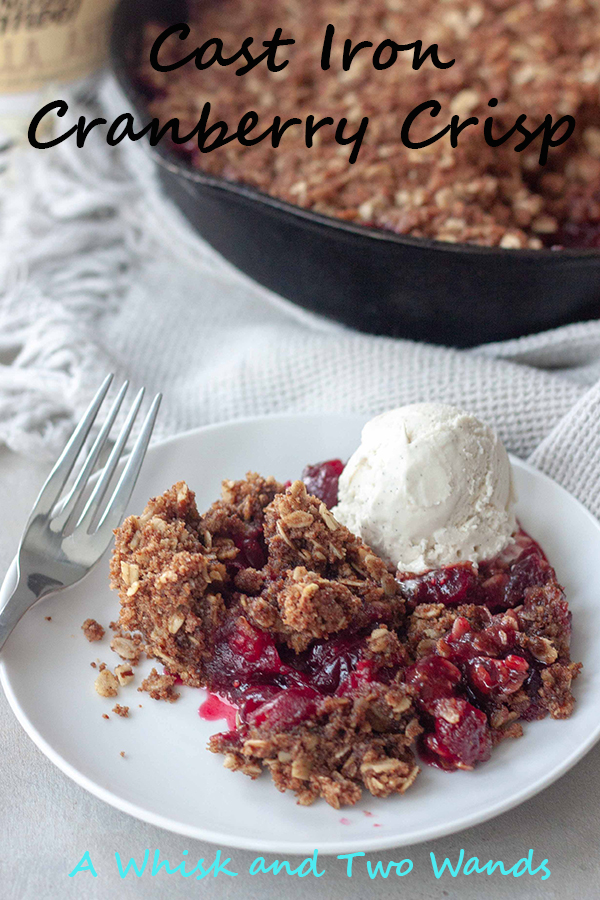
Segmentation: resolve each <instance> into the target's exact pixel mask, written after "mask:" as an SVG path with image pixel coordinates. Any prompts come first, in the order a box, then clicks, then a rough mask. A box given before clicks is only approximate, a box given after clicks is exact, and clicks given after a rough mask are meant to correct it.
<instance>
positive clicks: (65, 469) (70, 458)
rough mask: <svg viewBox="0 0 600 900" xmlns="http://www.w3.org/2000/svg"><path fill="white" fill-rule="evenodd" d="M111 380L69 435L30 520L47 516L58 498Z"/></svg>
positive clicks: (108, 380) (104, 382)
mask: <svg viewBox="0 0 600 900" xmlns="http://www.w3.org/2000/svg"><path fill="white" fill-rule="evenodd" d="M112 380H113V376H112V374H111V375H107V376H106V378H105V379H104V381H103V382H102V385H101V386H100V388H99V389H98V391H97V393H96V396H95V397H94V399H93V400H92V402H91V403H90V405H89V406H88V408H87V410H86V411H85V414H84V416H83V418H82V419H81V421H80V422H79V425H78V426H77V428H76V429H75V431H74V432H73V434H72V435H71V438H70V440H69V442H68V444H67V446H66V447H65V449H64V450H63V452H62V453H61V454H60V456H59V458H58V460H57V461H56V464H55V465H54V467H53V469H52V471H51V472H50V474H49V475H48V478H47V479H46V481H45V483H44V486H43V488H42V490H41V491H40V493H39V496H38V498H37V500H36V503H35V506H34V508H33V512H32V514H31V519H33V518H34V517H35V518H37V517H38V516H47V515H48V513H50V511H51V510H52V507H53V506H54V504H55V503H56V501H57V500H58V498H59V497H60V493H61V491H62V489H63V488H64V486H65V484H66V482H67V478H68V477H69V475H70V474H71V472H72V470H73V466H74V465H75V462H76V460H77V457H78V456H79V454H80V452H81V448H82V447H83V445H84V443H85V440H86V438H87V436H88V434H89V433H90V429H91V427H92V425H93V424H94V420H95V419H96V416H97V415H98V410H99V409H100V407H101V406H102V403H103V402H104V398H105V397H106V394H107V393H108V389H109V387H110V384H111V382H112Z"/></svg>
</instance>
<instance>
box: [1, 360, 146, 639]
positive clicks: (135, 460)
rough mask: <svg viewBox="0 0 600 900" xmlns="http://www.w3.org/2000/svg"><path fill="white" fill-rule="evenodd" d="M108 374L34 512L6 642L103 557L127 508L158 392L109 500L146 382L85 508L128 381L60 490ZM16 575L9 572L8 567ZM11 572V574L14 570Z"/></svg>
mask: <svg viewBox="0 0 600 900" xmlns="http://www.w3.org/2000/svg"><path fill="white" fill-rule="evenodd" d="M112 378H113V376H112V375H109V376H108V377H107V378H106V379H105V380H104V382H103V384H102V386H101V387H100V389H99V391H98V393H97V394H96V396H95V397H94V399H93V400H92V402H91V403H90V405H89V407H88V409H87V411H86V412H85V414H84V416H83V418H82V419H81V422H80V423H79V425H78V426H77V428H76V429H75V431H74V432H73V435H72V436H71V439H70V440H69V443H68V444H67V446H66V447H65V449H64V450H63V452H62V453H61V455H60V457H59V459H58V461H57V463H56V465H55V466H54V468H53V469H52V471H51V472H50V475H49V476H48V478H47V480H46V483H45V484H44V486H43V488H42V490H41V492H40V495H39V497H38V498H37V500H36V503H35V506H34V507H33V510H32V512H31V515H30V517H29V520H28V522H27V525H26V526H25V531H24V533H23V537H22V538H21V543H20V544H19V549H18V551H17V556H16V558H15V562H14V564H13V567H14V569H15V572H14V576H13V583H14V581H15V580H16V584H15V585H14V589H13V591H12V593H10V595H9V597H8V599H7V600H6V601H5V602H4V603H3V602H2V594H4V590H3V591H1V592H0V649H1V648H2V647H3V645H4V643H5V641H6V639H7V638H8V636H9V634H10V633H11V631H12V630H13V628H14V627H15V625H16V624H17V622H18V621H19V619H20V618H21V616H22V615H23V614H24V613H25V612H26V611H27V610H28V609H29V607H30V606H33V604H34V603H35V602H36V601H37V600H39V599H40V597H44V596H45V595H46V594H50V593H53V592H54V591H59V590H61V589H62V588H65V587H69V586H70V585H73V584H76V583H77V582H78V581H81V579H82V578H83V577H84V576H85V575H87V573H88V572H89V571H90V569H91V568H92V567H93V566H94V565H95V563H97V562H98V560H99V559H100V557H101V556H102V554H103V553H104V551H105V550H106V548H107V547H108V545H109V544H110V540H111V537H112V532H113V529H114V528H116V527H117V526H118V525H119V523H120V521H121V519H122V517H123V514H124V513H125V509H126V506H127V503H128V502H129V498H130V497H131V493H132V491H133V488H134V486H135V483H136V481H137V477H138V475H139V472H140V469H141V466H142V462H143V460H144V456H145V455H146V450H147V448H148V443H149V441H150V436H151V435H152V430H153V428H154V423H155V421H156V416H157V414H158V408H159V406H160V401H161V397H162V395H161V394H157V395H156V396H155V398H154V400H153V402H152V405H151V407H150V410H149V412H148V414H147V415H146V418H145V419H144V422H143V424H142V427H141V430H140V434H139V436H138V438H137V440H136V442H135V444H134V446H133V449H132V451H131V454H130V456H129V459H128V460H127V463H126V464H125V467H124V469H123V472H122V474H121V476H120V478H119V480H118V482H117V485H116V487H115V488H114V491H113V493H112V496H111V497H110V500H109V501H108V503H106V504H104V506H103V500H104V497H105V495H106V492H107V491H108V488H109V486H110V482H111V480H112V478H113V476H114V474H115V471H116V468H117V466H118V464H119V461H120V459H121V456H122V455H123V450H124V448H125V445H126V443H127V439H128V437H129V434H130V432H131V429H132V427H133V424H134V422H135V420H136V417H137V414H138V412H139V409H140V405H141V402H142V398H143V396H144V388H142V389H141V390H140V391H139V393H138V394H137V396H136V397H135V399H134V401H133V403H132V405H131V409H130V410H129V413H128V414H127V417H126V419H125V422H124V424H123V427H122V428H121V430H120V432H119V434H118V436H117V439H116V441H115V443H114V445H113V447H112V450H111V452H110V455H109V457H108V459H107V461H106V464H105V465H104V468H103V469H102V471H101V472H100V474H99V476H98V480H97V481H96V483H95V485H94V487H93V490H92V492H91V494H90V496H89V499H88V500H87V501H86V503H85V505H84V507H83V510H82V511H81V512H79V511H78V510H79V507H80V506H81V501H82V499H83V497H84V494H85V492H86V488H87V487H88V485H89V479H90V476H91V474H92V472H93V470H94V466H95V465H96V463H97V461H98V458H99V456H100V453H101V452H102V449H103V448H104V446H105V444H106V441H107V439H108V437H109V434H110V431H111V428H112V426H113V424H114V421H115V419H116V417H117V413H118V412H119V409H120V407H121V405H122V403H123V398H124V397H125V393H126V392H127V388H128V382H125V384H124V385H123V387H122V388H121V390H120V391H119V393H118V394H117V397H116V398H115V400H114V402H113V404H112V406H111V408H110V410H109V413H108V416H107V417H106V420H105V422H104V424H103V425H102V427H101V429H100V431H99V433H98V436H97V437H96V439H95V440H94V442H93V444H92V447H91V449H90V451H89V453H88V454H87V456H86V458H85V460H84V462H83V465H82V466H81V469H80V471H79V473H78V475H77V477H76V479H75V482H74V484H73V486H72V487H71V489H70V490H69V491H68V493H67V495H66V497H64V498H63V499H62V500H61V494H62V492H63V490H64V487H65V484H66V483H67V479H68V478H69V475H70V474H71V472H72V471H73V467H74V466H75V463H76V462H77V459H78V458H79V455H80V453H81V450H82V448H83V445H84V443H85V441H86V438H87V436H88V434H89V433H90V430H91V428H92V425H93V424H94V421H95V419H96V416H97V415H98V411H99V409H100V407H101V406H102V403H103V401H104V398H105V397H106V394H107V393H108V389H109V387H110V384H111V382H112ZM9 574H10V573H9ZM7 577H8V576H7Z"/></svg>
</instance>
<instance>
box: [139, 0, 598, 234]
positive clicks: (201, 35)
mask: <svg viewBox="0 0 600 900" xmlns="http://www.w3.org/2000/svg"><path fill="white" fill-rule="evenodd" d="M190 7H191V8H190V24H191V27H192V32H191V35H190V36H189V38H187V39H186V41H185V42H182V41H180V40H179V39H178V36H177V35H176V36H174V37H171V39H170V40H167V41H166V42H165V44H164V45H163V47H162V49H161V51H160V59H161V62H162V63H163V64H169V63H174V62H177V61H179V60H181V59H182V58H184V56H186V55H187V54H188V53H189V52H191V51H193V50H194V49H195V48H196V47H200V46H202V44H203V43H204V42H206V41H207V40H209V39H210V38H216V37H220V38H221V39H222V40H223V42H224V56H232V55H233V54H234V53H235V52H237V51H238V50H239V48H240V46H241V44H242V41H243V40H244V38H246V37H248V36H252V37H254V41H255V45H256V44H258V45H260V42H261V41H262V40H264V39H270V38H272V36H273V34H274V32H275V29H276V28H282V29H283V32H282V36H283V37H284V38H286V37H291V38H293V39H294V40H295V44H294V45H293V46H289V47H284V48H282V49H281V50H280V51H279V54H278V57H277V58H278V61H281V60H283V59H288V60H289V64H288V66H287V67H286V68H284V69H281V70H280V71H279V72H269V71H268V69H267V67H266V65H265V63H264V62H263V63H261V64H260V65H258V66H257V67H256V68H254V69H253V70H252V71H251V72H249V73H247V74H245V75H243V76H241V77H238V76H236V74H235V71H236V69H237V68H239V66H240V65H241V63H242V62H243V60H241V61H240V63H239V64H237V65H236V64H233V65H229V66H227V67H223V66H220V65H218V64H213V65H212V66H210V67H209V68H205V69H203V70H202V71H198V69H197V68H196V67H195V66H194V63H193V62H189V63H187V64H186V65H185V66H183V67H181V68H178V69H176V70H174V71H171V72H166V73H165V72H156V71H155V70H154V69H152V68H151V66H150V63H149V53H150V48H151V46H152V44H153V42H154V41H155V39H156V38H157V37H158V35H159V34H160V33H161V31H162V30H163V29H164V25H160V24H158V23H157V24H155V25H152V26H150V27H148V29H147V33H146V40H145V46H144V49H143V54H142V60H143V62H142V63H141V64H140V71H139V82H140V86H141V87H142V89H143V91H144V92H145V94H146V96H148V97H149V109H150V111H151V113H152V114H153V115H155V116H157V117H158V118H159V120H160V122H161V124H164V123H166V122H167V121H168V120H169V119H171V118H172V117H174V116H176V117H178V118H179V120H180V122H181V131H180V133H181V134H187V133H190V132H191V131H192V129H193V128H194V126H196V125H197V123H198V120H199V116H200V113H201V110H202V107H203V104H204V103H205V102H207V101H208V102H210V104H211V107H212V109H211V116H210V120H209V121H210V122H211V123H214V122H218V121H219V120H223V121H225V122H226V123H227V124H228V125H229V128H230V132H229V133H232V132H234V131H235V130H236V128H237V126H238V123H239V121H240V119H241V117H242V116H243V115H244V114H245V113H247V112H248V111H249V110H254V111H256V112H257V113H258V115H259V117H260V124H259V126H258V127H257V128H256V129H255V131H254V132H253V133H252V134H251V137H252V138H254V137H255V136H256V135H257V134H261V133H262V132H264V131H265V130H266V129H267V128H268V127H269V126H270V125H271V123H272V122H273V120H274V117H276V116H279V117H280V118H281V121H282V122H285V121H286V120H287V119H289V118H292V117H296V118H298V119H299V120H300V121H301V123H304V122H305V121H306V119H307V117H308V116H311V115H312V116H314V118H315V120H316V121H318V120H320V119H322V118H324V117H327V116H330V117H332V119H333V121H334V123H335V124H337V123H338V122H339V121H340V119H341V118H346V119H347V121H348V124H347V127H346V135H348V134H350V135H352V134H353V133H354V132H356V130H357V128H358V127H359V125H360V123H361V120H362V119H363V117H365V116H367V117H368V118H369V124H368V128H367V131H366V134H365V138H364V141H363V143H362V146H361V148H360V152H359V155H358V158H357V161H356V162H355V163H354V164H353V165H350V164H349V161H348V157H349V148H348V147H345V146H340V145H339V144H338V143H336V141H335V140H334V134H335V124H334V125H327V126H324V127H322V128H320V129H319V130H318V131H317V132H316V135H315V137H314V142H313V146H312V147H310V148H307V146H306V140H305V130H304V127H303V125H302V124H300V125H298V124H295V125H292V126H291V127H289V128H288V129H287V130H286V131H285V133H284V134H283V136H282V138H281V143H280V145H279V147H276V148H274V147H273V146H272V145H271V141H270V139H269V138H267V139H265V140H263V141H262V142H261V143H255V144H254V145H253V146H242V145H241V144H240V143H239V142H238V141H237V140H232V141H231V142H230V143H227V144H226V145H225V146H224V147H220V148H217V149H215V150H213V151H211V152H204V153H201V152H200V151H199V149H198V147H197V145H196V146H195V145H194V141H193V140H190V141H189V143H188V144H186V145H184V146H181V145H179V146H177V147H175V148H174V149H176V151H177V152H179V153H180V154H183V155H184V156H185V158H186V159H188V160H189V161H190V162H191V163H192V164H193V165H194V166H197V167H198V168H200V169H202V170H203V171H206V172H210V173H213V174H215V175H219V176H223V177H225V178H228V179H230V180H233V181H239V182H243V183H245V184H248V185H252V186H253V187H256V188H259V189H260V190H262V191H265V192H267V193H269V194H272V195H273V196H275V197H279V198H281V199H283V200H287V201H289V202H291V203H293V204H296V205H298V206H301V207H304V208H307V209H312V210H315V211H317V212H320V213H325V214H326V215H330V216H336V217H339V218H341V219H344V220H346V221H349V222H356V223H363V224H370V225H376V226H379V227H381V228H385V229H390V230H392V231H395V232H398V233H400V234H410V235H414V236H417V237H428V238H437V239H439V240H443V241H449V242H452V243H455V242H470V243H475V244H483V245H488V246H501V247H506V248H520V247H530V248H539V247H541V246H542V245H548V246H551V245H555V244H560V245H572V246H586V245H588V246H598V243H599V239H598V234H599V233H600V203H599V201H598V194H597V186H598V181H599V179H600V98H599V84H600V9H599V8H598V4H597V3H596V2H594V0H576V2H561V0H544V2H540V0H498V2H484V0H445V2H444V3H443V4H440V3H439V2H437V0H412V2H402V0H373V2H370V3H365V2H364V0H328V2H326V3H323V2H321V0H302V2H301V0H288V2H286V3H281V2H273V0H244V2H242V0H219V2H214V0H211V2H202V3H200V2H195V3H192V4H190ZM329 24H333V25H335V29H336V32H335V37H334V42H333V49H332V54H331V65H330V68H329V69H328V70H327V71H323V70H322V69H321V67H320V54H321V46H322V44H323V38H324V35H325V30H326V26H327V25H329ZM346 38H350V39H351V40H352V42H353V44H354V45H356V44H357V43H358V42H359V41H364V40H368V41H371V42H372V44H373V47H372V48H366V49H364V48H363V49H361V50H360V51H359V52H358V53H357V55H356V56H355V57H354V59H353V60H352V63H351V65H350V67H349V69H348V70H347V71H344V70H343V68H342V47H343V43H344V40H345V39H346ZM385 40H392V41H395V42H397V43H399V44H406V43H410V42H414V41H416V40H421V41H422V42H423V48H422V49H423V52H424V51H425V49H426V48H427V47H429V46H430V45H431V44H437V45H438V56H439V59H440V60H441V61H442V62H449V61H451V60H452V59H454V60H455V62H454V64H453V65H452V66H451V67H450V68H443V69H440V68H436V67H435V66H434V65H433V64H432V62H431V59H425V61H424V62H422V64H421V66H420V67H419V68H418V69H417V70H414V69H413V68H412V64H413V50H412V49H409V50H405V51H401V52H398V53H397V54H396V55H397V59H396V61H395V62H394V61H393V59H392V56H393V53H392V51H391V50H390V49H389V44H388V49H387V50H385V52H383V54H382V56H381V60H382V61H387V60H388V58H389V59H390V60H392V63H393V64H391V65H390V66H389V67H387V68H383V69H382V70H379V71H378V70H376V69H375V68H374V66H373V62H372V61H373V53H374V51H375V50H376V48H377V47H378V45H379V44H380V43H381V42H382V41H385ZM213 51H214V48H213V50H212V51H208V50H207V51H206V53H205V59H209V58H210V57H211V55H212V52H213ZM256 53H257V51H255V55H256ZM494 99H495V100H497V101H498V103H497V105H496V106H493V105H492V106H491V107H490V106H489V105H488V103H489V101H490V100H492V101H493V100H494ZM431 100H437V101H438V102H439V103H440V105H441V111H440V112H439V114H438V116H437V117H436V118H432V117H431V116H430V115H429V111H428V110H426V111H425V112H424V113H423V114H422V115H421V116H420V118H419V119H418V121H417V124H416V125H415V126H414V127H413V128H412V129H411V138H412V139H413V140H423V139H424V138H429V137H430V136H432V135H433V134H436V133H438V132H440V131H441V130H442V129H443V128H444V127H445V126H446V125H448V124H449V123H450V120H451V117H452V116H453V115H454V116H458V117H459V122H460V123H461V124H462V123H464V122H466V121H467V120H468V119H469V118H470V117H473V116H475V117H477V118H478V119H479V123H478V124H477V125H473V124H471V125H469V126H467V127H465V128H464V130H462V131H461V133H460V135H459V137H458V141H457V146H456V147H455V148H453V147H452V146H451V143H450V140H449V137H448V135H446V136H445V137H443V138H442V139H440V140H439V141H437V142H436V143H433V144H430V145H429V146H427V147H423V148H420V149H409V148H407V147H406V146H405V145H404V144H403V143H402V141H401V127H402V123H403V122H404V120H405V119H406V117H407V115H408V114H409V113H410V112H411V111H412V110H413V109H414V108H415V107H416V106H417V105H419V104H421V103H423V102H427V101H431ZM523 114H525V115H526V116H527V120H526V122H525V125H526V127H527V128H528V129H529V130H530V131H534V130H535V129H536V128H538V127H539V126H540V125H541V124H542V123H543V122H544V119H545V117H546V116H552V120H553V122H554V123H556V122H558V120H559V119H560V118H561V117H562V116H565V115H571V116H574V117H575V120H576V128H575V131H574V133H573V135H572V136H571V137H570V138H569V139H568V140H567V141H566V142H565V143H563V144H562V145H561V146H559V147H557V148H555V149H552V150H551V151H550V156H549V160H548V163H547V164H546V165H545V166H541V165H540V164H539V156H540V141H541V139H540V137H538V138H537V139H536V140H534V141H533V142H532V143H531V144H530V145H529V146H528V147H527V148H526V149H524V150H522V151H521V152H516V151H515V149H514V148H515V147H516V146H517V145H518V144H519V142H520V141H521V140H522V135H521V134H519V133H516V134H515V133H514V132H513V134H512V136H510V135H509V138H508V139H507V140H506V141H505V142H504V143H502V144H501V145H499V146H496V147H490V146H489V145H488V143H486V141H485V139H484V135H483V123H484V121H485V119H486V118H487V117H488V116H493V119H494V124H493V128H492V135H493V137H494V138H495V139H498V138H499V137H501V136H503V135H504V134H506V133H507V132H509V131H510V129H512V128H513V126H514V124H515V122H516V120H517V119H518V117H519V116H521V115H523ZM556 136H557V137H558V132H557V135H556Z"/></svg>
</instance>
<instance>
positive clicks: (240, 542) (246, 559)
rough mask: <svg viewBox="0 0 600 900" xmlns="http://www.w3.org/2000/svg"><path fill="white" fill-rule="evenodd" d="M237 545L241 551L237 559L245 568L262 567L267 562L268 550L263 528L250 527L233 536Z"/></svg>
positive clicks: (237, 562) (238, 563) (239, 564)
mask: <svg viewBox="0 0 600 900" xmlns="http://www.w3.org/2000/svg"><path fill="white" fill-rule="evenodd" d="M233 542H234V544H235V546H236V547H237V548H238V550H239V551H240V552H239V553H238V555H237V557H236V559H235V562H236V564H237V565H238V566H241V567H242V568H244V569H248V568H250V569H262V568H263V566H264V565H266V562H267V550H266V547H265V542H264V539H263V533H262V529H260V528H249V529H248V530H247V531H246V532H245V533H244V534H236V535H234V537H233Z"/></svg>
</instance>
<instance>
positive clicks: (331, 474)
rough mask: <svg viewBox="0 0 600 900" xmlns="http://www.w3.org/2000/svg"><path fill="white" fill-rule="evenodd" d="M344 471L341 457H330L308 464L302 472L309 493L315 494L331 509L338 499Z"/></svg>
mask: <svg viewBox="0 0 600 900" xmlns="http://www.w3.org/2000/svg"><path fill="white" fill-rule="evenodd" d="M343 471H344V463H343V462H342V461H341V459H329V460H327V461H326V462H322V463H315V465H314V466H306V468H305V469H304V471H303V472H302V481H303V482H304V484H305V485H306V490H307V491H308V493H309V494H313V495H314V496H315V497H318V498H319V499H320V500H322V501H323V503H324V504H325V506H327V507H329V509H331V507H332V506H335V505H336V503H337V499H338V482H339V480H340V475H341V474H342V472H343Z"/></svg>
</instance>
